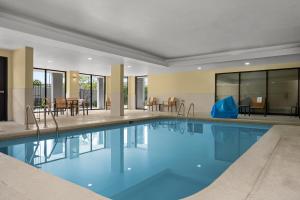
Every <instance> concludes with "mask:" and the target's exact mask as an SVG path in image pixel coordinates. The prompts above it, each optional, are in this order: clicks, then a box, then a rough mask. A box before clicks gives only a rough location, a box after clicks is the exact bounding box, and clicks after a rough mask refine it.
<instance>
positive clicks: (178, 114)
mask: <svg viewBox="0 0 300 200" xmlns="http://www.w3.org/2000/svg"><path fill="white" fill-rule="evenodd" d="M181 108H183V112H182V113H180V111H181ZM184 115H185V105H184V103H183V102H182V103H181V104H180V106H179V109H178V112H177V117H179V116H183V117H184Z"/></svg>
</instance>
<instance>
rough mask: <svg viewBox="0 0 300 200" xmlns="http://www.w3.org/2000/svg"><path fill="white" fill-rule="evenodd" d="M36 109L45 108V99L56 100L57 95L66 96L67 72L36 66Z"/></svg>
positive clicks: (34, 86) (34, 78) (34, 95)
mask: <svg viewBox="0 0 300 200" xmlns="http://www.w3.org/2000/svg"><path fill="white" fill-rule="evenodd" d="M32 95H33V102H34V110H35V111H36V112H40V111H42V110H43V105H44V99H45V98H47V99H48V101H50V103H51V102H54V99H55V98H57V97H63V98H65V97H66V72H65V71H57V70H48V69H40V68H34V70H33V91H32Z"/></svg>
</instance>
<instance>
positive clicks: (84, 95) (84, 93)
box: [79, 74, 92, 108]
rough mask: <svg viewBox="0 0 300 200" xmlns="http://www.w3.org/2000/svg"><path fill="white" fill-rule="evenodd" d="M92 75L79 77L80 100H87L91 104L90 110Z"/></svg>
mask: <svg viewBox="0 0 300 200" xmlns="http://www.w3.org/2000/svg"><path fill="white" fill-rule="evenodd" d="M91 83H92V81H91V75H88V74H80V75H79V87H80V88H79V97H80V99H85V101H86V102H88V104H89V108H91V94H92V92H91V88H92V86H91Z"/></svg>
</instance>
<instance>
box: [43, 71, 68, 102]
mask: <svg viewBox="0 0 300 200" xmlns="http://www.w3.org/2000/svg"><path fill="white" fill-rule="evenodd" d="M46 80H47V84H46V85H47V91H46V93H47V98H48V99H49V100H50V101H51V102H54V99H55V98H58V97H63V98H65V97H66V91H65V89H66V84H65V72H60V71H50V70H47V78H46Z"/></svg>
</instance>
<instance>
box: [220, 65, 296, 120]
mask: <svg viewBox="0 0 300 200" xmlns="http://www.w3.org/2000/svg"><path fill="white" fill-rule="evenodd" d="M299 73H300V69H298V68H297V69H274V70H262V71H251V72H235V73H224V74H216V88H215V89H216V91H215V92H216V101H217V100H219V99H222V98H224V97H226V96H233V97H234V99H235V100H236V101H237V102H238V103H239V105H250V107H251V112H254V113H264V114H287V115H296V114H299Z"/></svg>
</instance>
